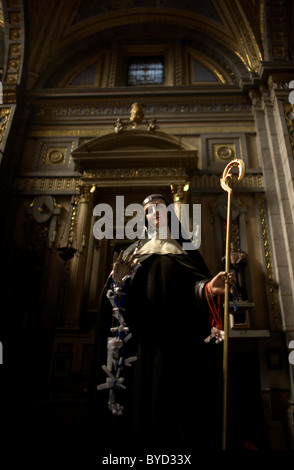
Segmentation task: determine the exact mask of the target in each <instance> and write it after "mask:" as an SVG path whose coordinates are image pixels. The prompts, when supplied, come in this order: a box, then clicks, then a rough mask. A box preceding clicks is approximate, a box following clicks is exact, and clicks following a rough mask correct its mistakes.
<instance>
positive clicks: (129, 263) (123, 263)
mask: <svg viewBox="0 0 294 470" xmlns="http://www.w3.org/2000/svg"><path fill="white" fill-rule="evenodd" d="M137 251H138V250H137V249H136V250H135V251H134V252H133V253H128V254H127V255H126V256H125V257H124V256H123V251H121V252H120V253H119V255H118V254H117V253H116V252H115V253H114V256H113V270H112V276H113V280H114V282H116V283H120V282H122V280H123V278H124V277H125V276H127V275H128V274H130V273H131V271H132V270H133V269H134V267H135V266H136V264H137V260H136V254H137Z"/></svg>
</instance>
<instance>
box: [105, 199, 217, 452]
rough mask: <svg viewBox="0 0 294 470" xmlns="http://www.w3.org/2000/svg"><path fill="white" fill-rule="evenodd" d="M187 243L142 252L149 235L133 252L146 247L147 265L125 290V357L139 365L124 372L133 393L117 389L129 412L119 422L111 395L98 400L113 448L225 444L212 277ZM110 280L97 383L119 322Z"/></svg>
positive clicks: (143, 264) (107, 439) (199, 447)
mask: <svg viewBox="0 0 294 470" xmlns="http://www.w3.org/2000/svg"><path fill="white" fill-rule="evenodd" d="M156 196H158V195H156ZM161 198H162V197H161ZM182 241H183V240H178V243H179V247H180V252H177V253H168V254H158V253H144V254H141V255H140V249H141V248H142V247H143V246H146V243H148V238H146V239H141V240H139V241H138V242H136V243H134V244H133V245H131V247H130V248H129V249H128V251H133V250H134V249H135V248H136V247H137V248H139V251H138V255H137V258H138V260H139V263H140V265H139V267H138V268H137V271H136V273H135V275H134V277H133V279H132V280H128V281H127V282H126V284H125V288H124V291H125V296H124V308H125V312H124V318H125V321H126V324H127V326H128V327H129V329H130V332H131V333H132V338H131V339H130V340H129V341H128V342H127V343H126V344H125V351H124V352H125V355H126V357H129V356H134V355H135V356H137V360H136V362H134V363H133V364H132V366H131V367H125V368H124V372H123V376H124V378H125V380H124V384H125V386H126V389H125V390H122V389H118V390H117V395H118V398H117V399H118V401H119V403H120V404H121V405H123V406H124V411H123V415H122V416H115V417H113V416H112V415H111V412H110V411H109V410H108V409H107V400H108V393H109V392H108V391H107V390H100V391H98V392H97V396H96V399H97V410H98V418H97V420H98V422H97V425H99V427H100V430H101V433H102V434H101V435H102V436H103V438H104V445H106V446H107V447H108V448H109V450H110V451H111V449H112V450H113V451H114V449H115V448H121V447H122V448H123V447H125V446H126V447H127V448H128V449H132V448H134V449H137V448H140V449H142V450H147V449H152V450H154V451H159V450H160V449H161V450H163V449H165V450H169V451H170V452H172V451H175V450H176V449H179V450H181V449H194V450H196V449H197V450H200V451H201V450H203V449H216V448H218V447H219V445H220V442H219V441H220V439H219V421H220V415H221V411H220V390H221V387H220V371H221V353H222V348H221V345H216V344H215V343H214V341H212V342H210V343H205V342H204V339H205V338H206V337H207V336H209V334H210V331H211V323H210V315H209V310H208V306H207V302H206V299H205V288H204V287H205V284H206V283H207V282H208V280H210V279H211V275H210V272H209V270H208V268H207V266H206V264H205V262H204V260H203V258H202V256H201V255H200V253H199V252H198V250H187V251H184V250H181V244H182ZM143 251H144V250H143ZM147 251H148V250H147ZM111 280H112V278H111V276H110V277H109V279H108V281H107V285H106V287H105V290H104V292H103V295H102V300H101V307H100V322H99V333H100V334H99V337H100V348H99V361H98V362H99V372H98V380H97V383H98V384H99V383H102V382H105V374H104V371H103V370H102V369H101V366H102V365H103V364H105V363H106V354H107V353H106V341H107V337H108V336H111V335H110V333H109V330H110V327H111V326H112V321H113V320H112V307H111V304H110V302H109V301H108V299H107V297H106V292H107V290H108V289H109V287H110V283H111ZM99 423H100V424H99Z"/></svg>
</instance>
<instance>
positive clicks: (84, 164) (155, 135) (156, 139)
mask: <svg viewBox="0 0 294 470" xmlns="http://www.w3.org/2000/svg"><path fill="white" fill-rule="evenodd" d="M72 157H73V160H74V162H75V166H76V169H77V170H78V171H80V172H81V173H83V172H88V171H93V170H102V169H103V170H113V169H114V168H115V169H126V168H129V169H130V168H137V169H140V168H155V167H156V168H179V167H181V168H183V169H185V172H187V173H189V172H190V171H191V170H192V169H196V168H197V150H196V149H193V148H191V147H189V146H187V145H186V144H185V145H183V144H181V143H180V142H179V140H178V139H177V138H175V137H173V136H171V135H169V134H165V133H162V132H152V133H150V132H148V131H142V130H136V129H135V130H130V131H123V132H121V133H118V134H117V133H114V132H113V133H110V134H106V135H104V136H102V137H95V138H93V139H91V140H89V141H88V142H84V143H83V144H82V145H80V146H79V147H78V148H76V149H75V150H74V151H73V152H72Z"/></svg>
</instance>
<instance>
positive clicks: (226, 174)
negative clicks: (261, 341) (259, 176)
mask: <svg viewBox="0 0 294 470" xmlns="http://www.w3.org/2000/svg"><path fill="white" fill-rule="evenodd" d="M235 166H238V170H239V174H238V181H242V179H243V178H244V175H245V164H244V162H243V160H239V159H235V160H232V161H231V162H230V163H229V164H228V165H227V166H226V168H225V169H224V171H223V175H222V178H221V180H220V184H221V187H222V189H223V190H224V191H226V192H227V193H228V202H227V227H226V253H225V261H226V264H225V271H226V280H225V299H224V350H223V432H222V448H223V450H226V448H227V402H228V343H229V295H230V285H229V272H230V238H231V205H232V193H233V190H232V188H231V187H230V186H229V180H231V179H232V174H231V170H232V169H233V168H234V167H235Z"/></svg>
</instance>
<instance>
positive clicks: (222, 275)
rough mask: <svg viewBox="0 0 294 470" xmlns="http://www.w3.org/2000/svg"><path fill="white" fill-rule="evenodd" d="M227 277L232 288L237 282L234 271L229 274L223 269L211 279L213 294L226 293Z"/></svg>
mask: <svg viewBox="0 0 294 470" xmlns="http://www.w3.org/2000/svg"><path fill="white" fill-rule="evenodd" d="M227 278H228V283H229V286H230V287H231V288H232V287H233V286H234V285H235V284H236V278H235V276H234V274H233V273H229V274H227V273H226V272H225V271H221V272H219V273H218V274H217V275H216V276H215V277H214V278H213V279H211V281H210V285H211V292H212V294H213V295H224V293H225V285H226V279H227Z"/></svg>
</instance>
